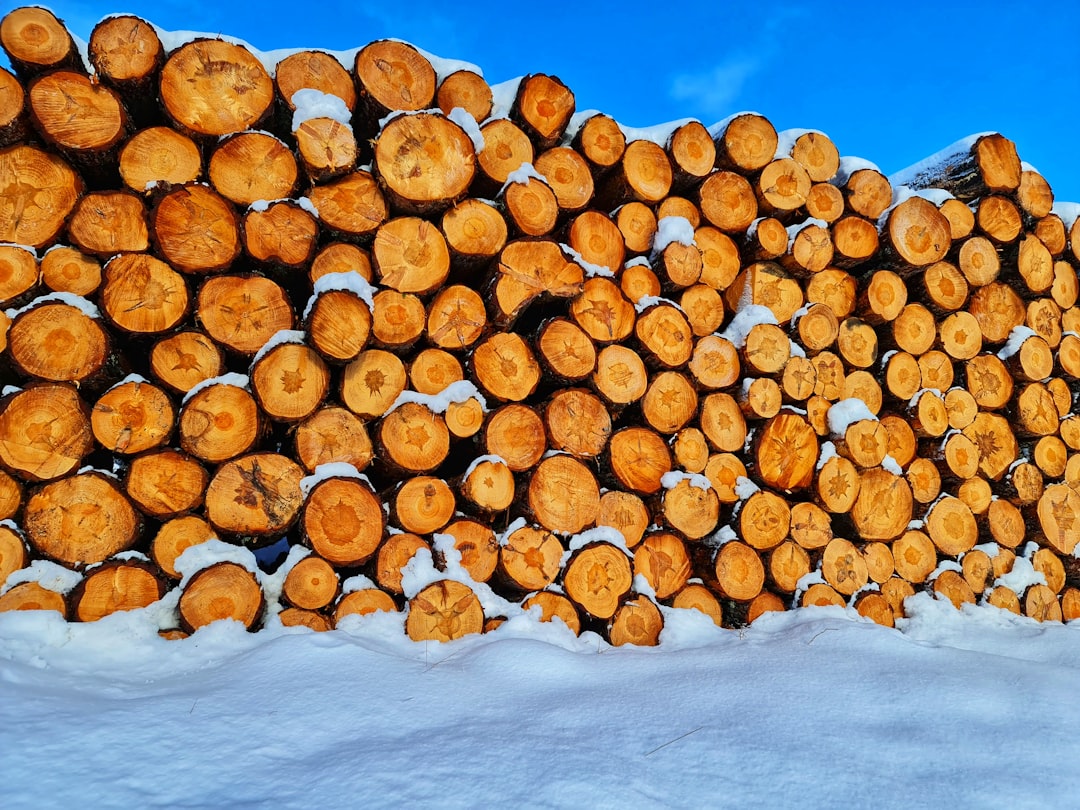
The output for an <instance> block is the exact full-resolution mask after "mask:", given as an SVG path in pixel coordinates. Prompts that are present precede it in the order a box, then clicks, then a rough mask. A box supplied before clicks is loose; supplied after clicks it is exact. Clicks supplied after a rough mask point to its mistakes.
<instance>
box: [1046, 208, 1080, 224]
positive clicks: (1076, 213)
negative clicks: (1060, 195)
mask: <svg viewBox="0 0 1080 810" xmlns="http://www.w3.org/2000/svg"><path fill="white" fill-rule="evenodd" d="M1050 211H1051V213H1054V214H1057V215H1058V217H1060V218H1061V222H1062V223H1063V224H1064V225H1065V230H1070V229H1072V226H1073V225H1074V224H1075V223H1076V220H1078V219H1080V203H1074V202H1055V203H1054V207H1053V208H1052V209H1050Z"/></svg>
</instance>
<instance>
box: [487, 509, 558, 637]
mask: <svg viewBox="0 0 1080 810" xmlns="http://www.w3.org/2000/svg"><path fill="white" fill-rule="evenodd" d="M562 555H563V547H562V543H560V542H559V539H558V538H557V537H556V536H555V535H554V534H552V533H551V532H549V531H546V530H544V529H540V528H536V527H533V526H522V527H521V528H519V529H516V530H514V531H512V532H510V534H509V535H507V537H506V542H505V543H503V544H502V545H501V546H500V548H499V567H498V571H499V576H500V578H501V579H502V580H504V581H506V582H508V583H509V586H510V587H512V588H514V589H516V590H520V591H522V592H529V591H542V590H543V589H544V588H546V587H548V586H549V585H551V584H552V583H553V582H554V581H555V579H556V577H557V576H558V575H559V572H560V570H561V563H562ZM553 595H554V594H553ZM546 599H548V597H545V598H544V599H542V600H541V603H542V602H543V601H544V600H546ZM523 606H524V605H523ZM568 623H569V622H568Z"/></svg>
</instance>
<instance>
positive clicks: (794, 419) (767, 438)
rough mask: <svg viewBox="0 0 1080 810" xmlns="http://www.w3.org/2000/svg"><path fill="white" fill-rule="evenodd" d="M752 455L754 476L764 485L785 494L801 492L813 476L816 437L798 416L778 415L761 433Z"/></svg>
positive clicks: (815, 457) (815, 459) (816, 453)
mask: <svg viewBox="0 0 1080 810" xmlns="http://www.w3.org/2000/svg"><path fill="white" fill-rule="evenodd" d="M756 455H757V467H758V474H759V475H761V477H762V480H763V482H764V483H765V484H766V485H767V486H770V487H773V488H774V489H780V490H787V491H793V490H799V489H805V488H806V487H808V486H810V483H811V482H812V481H813V477H814V471H815V465H816V463H817V457H818V440H817V434H816V433H815V432H814V429H813V428H812V427H811V426H810V424H809V423H808V422H807V421H806V419H804V418H803V417H801V416H799V415H798V414H794V413H781V414H778V415H776V416H774V417H773V418H771V419H770V420H769V421H768V422H767V423H766V425H765V428H764V430H762V432H761V434H760V438H759V439H758V443H757V453H756Z"/></svg>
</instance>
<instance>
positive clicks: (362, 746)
mask: <svg viewBox="0 0 1080 810" xmlns="http://www.w3.org/2000/svg"><path fill="white" fill-rule="evenodd" d="M908 605H909V609H910V618H908V619H907V620H905V621H904V622H903V627H902V629H901V630H890V629H885V628H882V627H879V626H877V625H874V624H870V623H868V622H866V621H864V620H862V619H860V618H859V617H858V616H857V615H856V614H855V613H854V611H845V610H842V609H840V608H809V609H803V610H798V611H794V612H790V613H785V614H767V615H766V616H764V617H763V618H762V619H760V620H759V621H758V622H757V623H755V624H754V625H753V626H752V627H750V628H747V629H745V630H742V631H734V630H721V629H718V628H716V627H714V626H713V625H712V623H711V622H710V621H709V620H708V619H706V618H705V617H703V616H702V615H701V614H698V613H696V612H695V611H668V612H667V614H666V619H667V624H666V627H665V630H664V635H663V637H662V644H661V646H660V647H659V648H653V649H641V648H637V649H630V648H612V647H609V646H607V645H606V644H604V643H603V642H601V641H600V640H599V639H598V638H597V637H596V636H592V635H590V634H586V635H585V636H583V637H582V638H580V639H579V638H575V637H573V636H572V635H571V634H570V633H569V632H568V631H566V630H565V628H564V627H562V626H561V625H557V624H544V625H540V624H537V623H535V622H533V621H532V618H531V617H529V616H518V617H515V618H513V619H511V620H510V621H508V622H507V623H506V624H504V625H503V626H502V627H500V628H499V629H498V630H496V631H495V632H493V633H490V634H488V635H485V636H473V637H469V638H466V639H463V640H461V641H457V642H453V643H449V644H437V643H414V642H411V641H409V640H407V639H406V638H405V636H404V634H403V632H402V618H401V616H399V615H390V614H382V615H373V616H367V617H350V618H349V620H348V621H349V622H351V624H347V625H346V627H345V629H344V630H338V631H334V632H330V633H322V634H317V633H311V632H309V631H306V630H303V629H299V628H295V629H289V630H285V629H282V628H281V627H280V624H278V623H276V622H273V621H272V622H271V624H272V625H276V627H275V626H271V627H270V628H268V629H265V630H263V631H261V632H259V633H256V634H249V633H245V632H244V631H243V630H242V629H241V628H240V626H239V625H237V624H234V623H229V622H218V623H215V624H214V625H211V626H210V627H207V628H204V629H203V630H201V631H199V632H198V633H196V634H195V635H194V636H192V637H191V638H190V639H187V640H185V641H180V642H175V641H174V642H166V641H164V640H162V639H160V638H158V637H157V635H156V626H157V625H156V622H155V621H154V620H153V619H152V618H151V617H150V616H148V615H142V614H147V613H150V612H151V609H148V610H147V611H136V612H132V613H126V614H115V615H113V616H110V617H107V618H106V619H103V620H101V621H99V622H97V623H94V624H85V625H77V624H67V623H65V622H63V621H62V620H61V619H60V618H59V616H58V614H55V613H45V612H33V613H30V612H26V613H6V614H0V806H2V807H3V808H6V810H14V809H15V808H35V810H37V808H47V807H65V808H75V807H78V808H85V807H124V808H136V807H138V808H145V807H208V808H210V807H212V808H224V807H275V808H277V807H296V808H311V807H317V806H323V807H409V808H412V807H483V808H501V807H576V808H599V807H617V808H639V807H641V808H647V807H688V808H690V807H693V808H700V807H739V808H742V807H764V808H774V807H776V808H783V807H800V808H837V807H874V808H893V807H895V808H910V807H916V806H921V807H956V808H969V807H1008V808H1027V807H1047V808H1068V807H1076V806H1077V804H1078V802H1080V701H1078V700H1077V690H1078V686H1080V624H1074V625H1071V626H1069V625H1065V626H1063V625H1060V624H1058V625H1039V624H1036V623H1035V622H1033V621H1031V620H1029V619H1025V618H1019V617H1015V616H1013V615H1012V614H1008V613H1005V612H1003V611H999V610H997V609H996V608H989V607H979V608H976V607H974V606H967V607H966V609H965V610H964V611H963V612H958V611H956V610H954V609H953V608H952V606H951V605H950V604H949V603H947V602H940V601H934V600H933V599H931V598H930V597H929V596H927V595H925V594H921V595H919V596H917V597H913V598H912V599H911V600H909V602H908Z"/></svg>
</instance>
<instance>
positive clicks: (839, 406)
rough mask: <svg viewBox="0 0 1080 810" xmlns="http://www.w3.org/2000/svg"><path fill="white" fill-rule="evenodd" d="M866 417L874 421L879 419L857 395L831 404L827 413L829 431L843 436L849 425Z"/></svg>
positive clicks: (826, 419)
mask: <svg viewBox="0 0 1080 810" xmlns="http://www.w3.org/2000/svg"><path fill="white" fill-rule="evenodd" d="M864 419H869V420H871V421H873V422H876V421H877V420H878V418H877V416H875V415H874V413H873V412H872V411H871V410H870V409H869V408H868V407H867V406H866V403H865V402H863V401H862V400H861V399H859V398H857V397H851V398H849V399H842V400H840V401H839V402H837V403H835V404H833V405H832V406H830V408H829V410H828V413H826V414H825V421H826V422H827V423H828V425H829V432H830V433H831V434H832V435H834V436H843V435H844V433H845V432H846V431H847V429H848V427H849V426H851V425H852V424H854V423H855V422H861V421H863V420H864Z"/></svg>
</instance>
